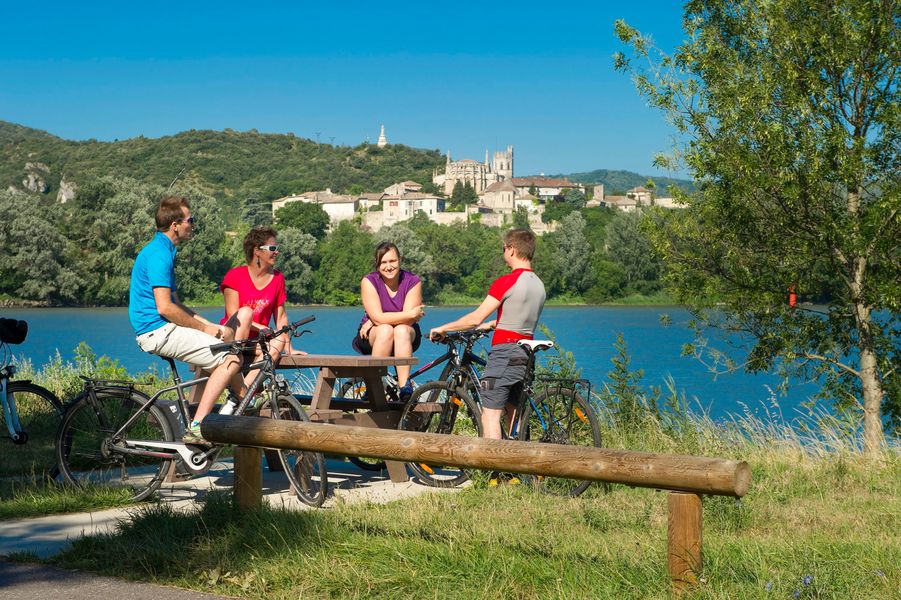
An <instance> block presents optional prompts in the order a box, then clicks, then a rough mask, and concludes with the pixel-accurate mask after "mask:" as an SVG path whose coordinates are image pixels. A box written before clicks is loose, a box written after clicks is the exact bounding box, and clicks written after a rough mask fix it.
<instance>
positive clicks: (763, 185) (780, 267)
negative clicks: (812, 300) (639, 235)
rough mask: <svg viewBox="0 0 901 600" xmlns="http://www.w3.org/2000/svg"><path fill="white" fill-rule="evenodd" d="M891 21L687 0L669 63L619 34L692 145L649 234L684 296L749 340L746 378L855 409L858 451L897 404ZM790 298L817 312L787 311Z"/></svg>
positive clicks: (844, 12) (821, 6)
mask: <svg viewBox="0 0 901 600" xmlns="http://www.w3.org/2000/svg"><path fill="white" fill-rule="evenodd" d="M899 22H901V7H899V4H898V3H896V2H891V1H885V2H872V1H869V0H834V1H832V2H816V3H811V2H808V1H807V0H773V1H770V2H756V1H754V0H693V1H691V2H688V3H687V5H686V8H685V19H684V23H685V27H686V29H687V34H688V37H687V40H686V41H685V42H684V43H683V44H682V45H681V46H680V47H679V48H678V49H677V50H676V52H675V54H674V55H673V56H666V55H663V54H662V53H660V52H659V51H658V50H656V49H655V48H653V47H652V45H651V43H650V41H649V39H648V38H646V37H644V36H642V35H641V34H639V33H638V32H637V31H635V30H634V29H633V28H631V27H629V26H628V25H627V24H625V23H624V22H621V21H620V22H617V24H616V33H617V35H618V37H619V38H620V40H621V41H622V42H623V43H624V44H627V45H628V46H629V47H630V48H631V52H630V54H631V57H627V56H625V55H624V54H618V55H617V57H616V58H615V63H616V67H617V68H618V69H619V70H622V71H625V72H629V73H631V74H633V75H634V76H635V81H636V85H637V88H638V90H639V92H640V93H641V94H642V95H644V96H645V97H646V98H647V99H648V100H649V101H650V103H651V104H652V105H654V106H656V107H658V108H660V109H662V110H663V111H664V112H665V113H666V114H667V115H668V117H669V118H670V119H671V121H672V123H673V124H674V125H675V127H676V128H677V130H678V132H679V137H680V138H681V139H684V140H686V143H685V144H684V146H683V147H682V148H681V149H680V151H681V153H682V156H683V157H684V162H685V165H686V166H687V168H688V169H689V170H690V172H691V173H692V175H693V177H694V179H695V180H696V181H697V182H698V184H699V186H700V192H699V193H698V194H696V195H694V196H691V197H686V198H684V199H685V200H686V202H687V210H686V211H685V212H684V214H681V215H670V216H669V218H661V219H659V220H658V223H657V226H656V227H655V228H654V237H655V243H656V244H657V245H658V247H659V248H660V250H661V251H662V252H663V254H664V256H665V258H666V262H667V266H668V269H669V276H668V280H669V282H670V283H671V285H672V287H673V290H674V292H675V293H676V294H677V297H678V299H679V300H680V301H682V302H685V303H687V304H688V305H689V306H690V307H691V309H692V310H693V311H694V312H695V313H696V314H697V315H698V316H699V318H700V319H701V322H702V323H707V324H715V325H719V326H722V327H725V328H726V329H727V330H730V331H740V332H744V333H746V334H750V336H751V339H752V345H751V347H750V348H749V353H748V355H747V358H746V360H745V362H744V366H745V368H746V369H748V370H750V371H762V370H768V369H771V368H773V367H774V366H775V367H777V368H780V369H781V370H782V372H783V373H785V374H787V373H795V374H798V375H800V376H806V377H819V376H822V377H825V380H826V386H825V387H824V392H826V393H830V394H832V395H833V397H834V398H840V397H842V396H845V397H847V396H851V397H862V400H863V414H862V419H861V420H862V424H863V442H864V448H865V450H866V451H868V452H875V451H877V450H879V449H880V448H881V447H882V446H883V445H884V443H885V439H884V433H883V421H882V418H883V415H886V416H888V417H890V418H891V417H892V415H893V414H897V413H896V412H894V411H893V407H896V406H897V404H898V403H899V402H901V399H898V398H897V397H895V398H892V397H891V396H889V395H888V394H886V391H887V390H889V389H892V390H897V389H898V387H899V386H898V385H897V383H896V382H897V380H898V378H899V373H898V358H899V345H901V342H899V336H901V333H899V327H898V323H899V315H901V311H899V306H901V289H899V287H901V284H899V282H901V272H899V271H901V246H899V245H901V218H899V212H898V211H899V206H901V177H899V167H901V154H899V149H901V110H899V108H898V107H899V100H901V97H899V94H901V91H899V76H901V69H899V64H901V54H899V44H901V39H899V27H898V24H899ZM633 59H639V60H641V61H642V65H644V64H648V65H649V66H648V68H647V69H644V68H638V67H634V66H632V60H633ZM657 164H658V166H667V165H669V166H673V165H675V163H674V161H673V160H671V159H669V158H666V157H660V158H659V160H658V161H657ZM677 212H682V211H677ZM790 286H793V287H794V288H795V289H796V290H797V291H798V292H800V293H801V294H802V298H803V296H804V295H808V294H809V295H814V296H817V297H820V298H824V299H825V305H824V306H823V307H822V309H821V310H816V311H814V310H808V309H806V308H791V307H790V306H788V304H787V302H786V296H787V293H788V290H789V287H790ZM716 302H719V303H721V304H720V305H719V306H718V307H714V303H716ZM839 394H841V396H839ZM894 424H895V425H897V421H895V422H894Z"/></svg>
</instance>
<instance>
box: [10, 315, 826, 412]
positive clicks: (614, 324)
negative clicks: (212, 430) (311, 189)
mask: <svg viewBox="0 0 901 600" xmlns="http://www.w3.org/2000/svg"><path fill="white" fill-rule="evenodd" d="M466 310H468V309H467V308H464V307H430V308H427V312H426V316H425V318H424V319H423V321H422V328H423V331H428V328H429V327H432V326H435V325H439V324H441V323H444V322H446V321H449V320H451V319H454V318H456V317H457V316H459V315H461V314H463V313H464V312H465V311H466ZM200 312H201V313H202V314H203V315H204V316H205V317H207V318H209V319H210V320H214V319H216V320H218V318H219V316H220V314H221V309H214V308H210V309H203V310H201V311H200ZM288 313H289V316H290V318H291V319H292V320H297V319H300V318H302V317H304V316H306V315H311V314H312V315H315V316H316V321H314V322H313V323H311V324H310V325H308V328H309V329H311V330H312V333H311V334H308V335H305V336H304V337H303V338H302V339H301V340H300V341H299V343H298V342H296V343H295V345H296V346H298V347H300V348H301V349H303V350H306V351H307V352H310V353H319V354H346V353H352V350H351V348H350V341H351V338H352V336H353V332H354V326H355V325H356V324H357V323H358V322H359V319H360V315H361V311H360V309H358V308H329V307H321V306H315V307H305V306H299V307H292V308H290V309H289V310H288ZM662 314H666V315H668V317H669V318H670V320H671V323H670V324H669V325H668V326H663V325H662V324H661V322H660V316H661V315H662ZM0 316H3V317H9V318H15V319H23V320H26V321H28V324H29V333H28V338H27V339H26V340H25V343H24V344H22V345H21V346H17V347H13V352H14V355H15V356H17V357H24V358H28V359H30V360H31V361H32V362H33V364H34V365H35V366H36V367H40V365H42V364H44V363H46V362H47V361H48V360H49V359H50V358H51V357H53V356H54V355H55V354H56V352H59V353H60V355H61V356H62V358H63V359H64V360H70V359H71V358H72V357H73V355H74V350H75V348H76V347H77V346H78V344H79V343H80V342H85V343H87V344H88V345H89V346H90V347H91V349H92V350H93V351H94V352H96V353H97V355H107V356H109V357H111V358H115V359H117V360H118V361H119V362H120V363H121V364H122V365H123V366H124V367H125V368H127V369H128V370H129V372H131V373H138V372H140V371H144V370H146V369H148V368H149V367H150V366H151V365H156V367H157V368H158V369H159V368H161V367H163V366H164V364H163V363H162V361H161V360H160V359H159V358H156V357H154V356H151V355H148V354H145V353H143V352H141V350H140V349H139V348H138V347H137V345H136V344H135V341H134V335H133V333H132V330H131V327H130V325H129V322H128V312H127V309H125V308H46V309H45V308H29V309H4V310H3V311H2V313H0ZM689 319H690V314H689V313H688V312H687V311H686V310H685V309H683V308H680V307H676V306H667V307H661V306H653V307H645V306H640V307H633V306H611V307H606V306H603V307H581V306H580V307H547V308H545V310H544V313H543V314H542V319H541V321H542V323H544V324H545V325H547V326H548V327H549V328H550V330H551V331H552V332H553V333H554V335H555V336H556V337H557V341H558V343H559V344H560V345H561V346H562V347H563V348H565V349H566V350H568V351H570V352H572V353H573V356H574V357H575V359H576V362H577V364H578V365H579V366H580V367H581V368H582V369H583V376H584V377H587V378H588V379H590V380H591V382H592V385H593V386H594V388H595V389H596V388H597V387H598V386H601V385H603V383H604V381H605V380H606V377H607V373H608V372H609V371H610V370H611V368H612V363H611V360H610V359H611V358H612V357H613V356H615V354H616V350H615V348H614V342H615V341H616V335H617V333H622V334H623V335H624V337H625V340H626V343H627V344H628V349H629V354H630V355H631V359H632V362H631V365H630V368H631V369H633V370H637V369H642V370H643V371H644V378H643V379H642V384H644V385H655V386H661V387H663V388H664V389H666V388H665V387H664V383H665V380H666V378H667V376H671V377H672V379H673V381H674V382H675V384H676V388H677V389H678V390H679V391H680V392H683V391H684V392H685V394H686V395H687V396H688V398H689V399H692V400H694V402H695V404H694V405H695V407H701V408H703V409H704V410H706V411H708V412H709V413H710V415H711V416H712V417H714V418H722V417H724V416H726V415H728V414H729V413H732V414H737V413H743V412H744V411H745V410H750V411H752V412H754V413H755V414H757V415H759V416H764V415H765V414H766V412H767V410H769V409H771V408H772V397H773V392H772V390H775V389H776V386H777V385H778V383H779V382H778V378H777V377H775V376H773V375H770V374H760V375H749V374H745V373H733V374H728V375H720V376H718V377H715V376H714V375H713V374H711V373H710V372H709V371H708V369H707V368H706V367H705V366H704V365H702V364H701V363H700V362H699V361H697V360H695V359H693V358H687V357H682V356H680V352H681V348H682V345H683V344H685V343H688V342H691V341H692V334H691V331H690V330H689V329H688V327H687V323H688V321H689ZM442 348H443V347H441V346H436V345H435V344H431V343H430V342H428V341H423V344H422V347H421V348H420V350H419V352H418V353H417V356H419V358H420V359H421V360H422V361H423V362H424V361H425V360H428V359H430V358H433V357H436V356H438V355H439V354H440V352H441V349H442ZM436 375H437V373H436ZM427 379H428V378H427V377H425V378H420V382H422V381H425V380H427ZM816 392H817V387H816V385H815V384H812V383H804V382H792V385H791V386H790V388H789V390H788V393H787V394H786V395H785V396H777V398H776V399H777V401H778V404H779V406H780V407H781V411H782V414H783V415H784V417H785V418H786V419H791V418H792V417H794V416H796V415H797V414H798V412H796V411H798V410H803V409H799V406H800V404H801V403H802V402H804V401H806V400H807V399H808V398H809V397H810V396H812V395H814V394H815V393H816ZM803 412H806V411H803Z"/></svg>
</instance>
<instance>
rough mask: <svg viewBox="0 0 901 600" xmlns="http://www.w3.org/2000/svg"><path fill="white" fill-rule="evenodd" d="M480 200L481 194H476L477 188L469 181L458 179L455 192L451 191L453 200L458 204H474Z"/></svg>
mask: <svg viewBox="0 0 901 600" xmlns="http://www.w3.org/2000/svg"><path fill="white" fill-rule="evenodd" d="M478 201H479V195H478V194H476V190H475V188H473V187H472V185H470V183H469V182H467V183H463V182H461V181H457V182H456V183H455V184H454V189H453V192H451V202H452V203H453V204H456V205H458V206H465V205H467V204H474V203H475V202H478Z"/></svg>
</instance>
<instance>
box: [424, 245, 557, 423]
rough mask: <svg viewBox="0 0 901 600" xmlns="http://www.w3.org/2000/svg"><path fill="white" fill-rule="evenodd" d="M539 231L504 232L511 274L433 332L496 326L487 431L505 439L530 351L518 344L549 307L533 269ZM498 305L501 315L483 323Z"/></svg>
mask: <svg viewBox="0 0 901 600" xmlns="http://www.w3.org/2000/svg"><path fill="white" fill-rule="evenodd" d="M534 254H535V234H534V233H532V232H531V231H530V230H528V229H511V230H510V231H508V232H507V233H506V234H505V235H504V262H505V263H507V266H508V267H509V268H510V273H509V274H507V275H503V276H502V277H498V278H497V279H496V280H495V281H494V283H493V284H491V287H490V288H489V289H488V295H487V296H486V297H485V300H483V301H482V304H480V305H479V307H478V308H476V309H475V310H474V311H472V312H471V313H469V314H467V315H464V316H462V317H460V318H459V319H457V320H456V321H451V322H450V323H445V324H444V325H441V326H440V327H435V328H434V329H432V330H431V332H430V333H429V337H430V338H432V339H434V338H439V339H440V338H442V337H443V336H444V334H445V332H448V331H463V330H466V329H472V328H474V327H476V326H481V327H493V328H495V332H494V337H492V338H491V351H490V352H489V353H488V365H487V366H486V367H485V371H484V372H483V374H482V391H481V397H482V436H483V437H486V438H490V439H497V440H499V439H501V416H502V415H503V414H504V412H505V410H510V412H509V413H508V414H509V415H510V416H512V406H511V407H509V409H508V402H513V401H515V400H514V399H513V398H511V390H512V388H513V387H514V386H516V385H517V384H519V383H521V382H522V381H523V379H524V378H525V374H526V364H527V355H526V352H525V350H523V348H522V347H521V346H520V345H519V344H517V343H516V342H518V341H519V340H531V339H532V338H533V336H534V334H535V326H536V325H537V324H538V318H539V317H540V316H541V309H542V308H544V299H545V295H546V294H545V291H544V284H543V283H542V282H541V279H539V278H538V276H537V275H535V273H534V272H532V257H533V256H534ZM495 310H497V319H495V320H494V321H491V322H488V323H483V321H485V319H487V318H488V317H489V316H491V313H493V312H494V311H495Z"/></svg>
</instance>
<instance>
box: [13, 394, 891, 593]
mask: <svg viewBox="0 0 901 600" xmlns="http://www.w3.org/2000/svg"><path fill="white" fill-rule="evenodd" d="M670 393H671V394H673V395H674V394H675V391H673V390H670ZM669 404H670V405H680V406H683V405H684V404H686V402H685V400H684V398H681V399H680V398H678V397H675V396H674V397H673V398H671V399H670V402H669ZM600 412H601V421H602V429H603V432H602V433H603V445H604V446H605V447H610V448H631V449H637V450H645V451H657V452H666V453H672V454H693V455H701V456H719V457H724V458H737V459H743V460H747V461H748V462H749V463H750V465H751V468H752V472H753V479H752V484H751V490H750V493H749V494H748V496H747V497H745V498H744V499H742V500H741V501H737V500H735V499H731V498H722V497H707V498H705V501H704V530H703V540H704V570H703V572H702V574H701V576H702V579H701V583H700V585H699V586H698V587H697V588H696V589H695V590H694V591H693V592H692V593H691V594H690V595H689V597H692V598H770V597H774V598H786V597H799V598H819V597H828V598H891V597H895V598H901V536H899V535H898V533H897V532H899V531H901V450H899V449H901V445H899V440H898V438H897V437H894V438H892V439H890V440H889V446H888V448H887V449H886V451H885V452H884V453H883V454H882V455H880V456H877V457H866V456H864V455H862V454H860V452H859V448H860V443H859V440H860V436H859V432H858V431H857V430H856V429H855V425H854V424H855V423H856V422H857V420H848V421H845V420H843V419H842V418H841V417H834V416H831V415H828V414H826V413H820V414H814V415H811V416H809V417H808V419H807V420H806V421H804V422H801V423H799V422H797V420H795V421H792V422H786V421H785V420H784V419H783V418H782V417H781V416H780V415H779V414H778V412H776V413H774V414H768V415H766V419H765V420H761V419H759V418H757V417H756V416H754V415H753V414H752V413H751V411H750V410H749V411H748V412H747V414H746V415H745V416H742V417H738V418H736V419H734V420H732V421H731V422H714V421H712V420H710V419H709V418H707V417H706V416H705V415H704V414H703V413H701V414H697V413H691V412H689V411H688V410H685V409H681V410H676V411H671V412H667V413H664V414H662V415H660V416H656V415H655V414H654V413H653V412H651V411H646V412H645V413H643V414H642V415H641V416H640V417H639V418H637V419H632V420H631V421H630V424H629V425H628V426H627V425H625V424H623V422H622V421H621V420H619V419H618V418H616V417H615V416H614V413H613V412H611V411H608V410H607V409H606V408H605V407H601V411H600ZM2 485H6V486H7V487H6V488H4V487H2ZM2 485H0V511H2V510H8V511H11V512H6V513H0V514H15V515H16V516H23V515H24V514H26V513H28V511H32V512H31V513H28V514H45V513H47V512H48V511H53V510H57V509H56V508H54V507H65V508H63V509H62V510H87V509H89V508H91V504H90V503H91V502H94V503H95V504H94V505H93V507H94V508H97V507H100V506H109V505H112V504H115V503H116V502H119V500H117V499H116V498H114V497H104V496H103V495H102V494H100V493H99V492H94V491H90V490H89V491H87V492H84V494H86V496H85V497H84V498H82V499H81V500H77V499H76V500H73V499H72V496H73V494H72V493H71V491H70V490H66V489H60V488H56V487H55V486H46V485H45V486H43V487H42V486H41V485H39V484H25V483H10V482H9V481H8V480H7V481H4V482H3V484H2ZM29 486H30V487H29ZM79 493H82V492H79ZM94 493H96V495H95V496H93V499H92V498H91V497H90V494H94ZM57 495H58V496H57ZM76 502H82V503H83V504H82V505H81V507H75V506H77V505H76V504H75V503H76ZM67 503H68V504H67ZM73 507H75V508H73ZM0 518H3V517H0ZM666 525H667V513H666V493H664V492H659V491H654V490H646V489H637V488H627V487H624V486H614V487H613V489H612V491H611V492H610V493H608V494H603V493H601V491H600V489H598V488H596V487H592V488H590V489H589V490H588V492H586V494H585V495H583V496H582V497H580V498H576V499H560V498H551V497H547V496H543V495H539V494H535V493H532V492H530V491H529V490H527V489H524V488H523V486H514V487H500V488H489V487H486V486H485V485H484V484H480V485H476V486H472V487H470V488H467V489H465V490H462V491H460V492H459V493H454V494H439V493H435V494H426V495H423V496H419V497H416V498H408V499H404V500H403V501H398V502H394V503H389V504H357V505H349V504H343V503H340V502H339V503H338V504H337V505H336V506H335V507H333V508H331V509H327V510H318V511H299V512H298V511H291V510H286V509H272V508H264V509H260V510H257V511H250V512H241V511H238V510H237V509H236V508H235V507H234V506H233V505H232V503H231V499H230V498H229V497H228V496H227V495H224V494H211V495H210V496H209V497H208V500H207V501H206V502H205V503H204V504H202V505H199V506H198V508H197V509H196V512H195V513H194V514H187V515H186V514H182V513H179V512H176V511H174V510H173V509H172V508H171V507H170V506H168V505H164V504H151V505H145V506H143V507H140V508H139V509H138V511H137V512H136V516H135V517H134V518H133V520H131V521H127V522H122V523H121V524H120V525H119V527H118V529H117V531H115V532H114V533H111V534H106V535H100V536H93V537H88V538H84V539H81V540H78V541H76V542H75V543H74V545H73V546H72V547H71V549H69V550H67V551H65V552H64V553H63V554H61V555H59V556H58V557H56V558H55V559H53V562H54V563H56V564H57V565H59V566H61V567H65V568H77V569H83V570H88V571H93V572H98V573H103V574H108V575H114V576H119V577H125V578H129V579H135V580H142V581H153V582H157V583H164V584H169V585H177V586H182V587H188V588H192V589H195V590H199V591H205V592H212V593H220V594H228V595H237V596H241V597H248V598H297V597H301V596H302V597H310V598H326V597H341V598H359V597H370V596H373V597H381V598H407V597H416V598H419V597H427V598H445V597H449V598H482V597H486V596H489V597H492V598H495V597H496V598H545V597H550V598H607V597H617V598H619V597H624V598H664V597H667V596H668V594H669V580H668V576H667V570H666ZM22 558H25V559H28V558H29V557H22Z"/></svg>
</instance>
